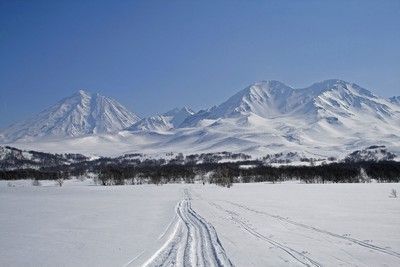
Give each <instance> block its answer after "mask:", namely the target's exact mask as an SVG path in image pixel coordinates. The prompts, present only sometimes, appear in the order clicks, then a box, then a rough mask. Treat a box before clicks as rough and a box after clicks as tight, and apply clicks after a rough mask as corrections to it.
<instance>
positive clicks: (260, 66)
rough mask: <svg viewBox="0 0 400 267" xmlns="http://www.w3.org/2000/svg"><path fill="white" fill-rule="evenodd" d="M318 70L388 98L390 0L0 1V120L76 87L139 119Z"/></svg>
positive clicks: (394, 18) (399, 74)
mask: <svg viewBox="0 0 400 267" xmlns="http://www.w3.org/2000/svg"><path fill="white" fill-rule="evenodd" d="M329 78H339V79H344V80H347V81H351V82H356V83H358V84H359V85H361V86H363V87H365V88H367V89H370V90H372V91H373V92H374V93H376V94H378V95H382V96H385V97H389V96H392V95H400V1H391V0H385V1H366V0H363V1H349V0H348V1H337V0H336V1H294V0H293V1H245V0H243V1H235V0H232V1H218V0H213V1H183V0H182V1H152V0H150V1H111V0H110V1H102V0H96V1H85V0H82V1H78V0H73V1H62V0H58V1H40V0H37V1H22V0H21V1H0V127H5V126H7V125H8V124H9V123H12V122H15V121H18V120H21V119H24V118H27V117H29V116H30V115H32V114H34V113H36V112H39V111H41V110H43V109H44V108H46V107H48V106H50V105H52V104H53V103H55V102H56V101H58V100H59V99H61V98H63V97H66V96H69V95H71V94H72V93H74V92H75V91H77V90H78V89H81V88H85V89H88V90H89V91H92V92H100V93H102V94H105V95H107V96H111V97H113V98H115V99H117V100H118V101H120V102H121V103H122V104H124V105H125V106H126V107H128V108H129V109H130V110H132V111H134V112H136V113H137V114H139V115H140V116H147V115H150V114H154V113H157V112H164V111H166V110H168V109H171V108H173V107H175V106H183V105H188V106H191V107H193V108H194V109H197V110H198V109H200V108H206V107H208V106H212V105H214V104H218V103H220V102H221V101H223V100H225V99H226V98H228V97H229V96H231V95H232V94H234V93H235V92H237V91H239V90H240V89H242V88H244V87H245V86H247V85H248V84H250V83H252V82H254V81H257V80H270V79H273V80H280V81H282V82H284V83H286V84H288V85H291V86H294V87H305V86H308V85H310V84H311V83H313V82H316V81H321V80H324V79H329Z"/></svg>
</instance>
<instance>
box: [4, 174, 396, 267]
mask: <svg viewBox="0 0 400 267" xmlns="http://www.w3.org/2000/svg"><path fill="white" fill-rule="evenodd" d="M12 183H13V184H12V185H14V187H13V186H10V184H8V185H7V183H6V182H0V212H1V214H2V216H1V217H0V224H1V228H0V236H1V238H0V265H1V266H171V265H175V266H399V265H400V231H399V225H400V200H399V199H398V198H390V197H389V193H390V190H391V189H392V188H394V189H397V191H399V190H400V188H399V185H398V184H314V185H310V184H307V185H306V184H300V183H297V182H290V183H282V184H266V183H260V184H235V185H234V186H233V187H232V188H229V189H228V188H222V187H217V186H213V185H205V186H203V185H183V184H175V185H163V186H154V185H141V186H117V187H114V186H111V187H101V186H93V185H91V184H90V183H82V182H77V181H75V182H74V181H68V182H67V183H66V184H65V186H63V187H61V188H60V187H56V186H54V185H53V184H52V182H43V184H42V186H41V187H32V186H31V185H29V184H28V183H27V182H25V181H14V182H12Z"/></svg>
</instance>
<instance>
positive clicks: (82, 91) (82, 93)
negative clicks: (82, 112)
mask: <svg viewBox="0 0 400 267" xmlns="http://www.w3.org/2000/svg"><path fill="white" fill-rule="evenodd" d="M75 95H79V96H82V97H89V96H91V95H92V93H90V92H89V91H88V90H86V89H79V90H78V91H77V92H76V93H75Z"/></svg>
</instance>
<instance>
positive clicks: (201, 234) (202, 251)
mask: <svg viewBox="0 0 400 267" xmlns="http://www.w3.org/2000/svg"><path fill="white" fill-rule="evenodd" d="M175 217H176V221H175V227H174V229H173V231H172V233H171V235H170V237H169V238H168V240H167V241H166V242H165V243H164V245H163V246H162V247H161V248H160V249H159V250H158V251H157V252H156V253H155V254H154V255H153V256H152V257H151V258H150V259H149V260H148V261H147V262H146V263H145V264H144V266H232V263H231V261H230V260H229V259H228V257H227V256H226V253H225V250H224V248H223V247H222V245H221V242H220V241H219V239H218V236H217V233H216V231H215V229H214V227H213V226H212V225H210V224H209V223H207V222H206V221H205V220H204V219H203V218H202V217H201V216H200V215H199V214H197V213H196V212H195V211H194V210H193V209H192V207H191V197H190V193H189V191H188V190H187V189H185V190H184V198H183V199H182V200H181V201H180V202H179V203H178V205H177V207H176V216H175Z"/></svg>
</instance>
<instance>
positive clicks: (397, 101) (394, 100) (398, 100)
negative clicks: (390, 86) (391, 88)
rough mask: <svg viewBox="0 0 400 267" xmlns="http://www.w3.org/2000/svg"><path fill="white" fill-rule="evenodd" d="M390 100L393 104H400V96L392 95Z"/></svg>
mask: <svg viewBox="0 0 400 267" xmlns="http://www.w3.org/2000/svg"><path fill="white" fill-rule="evenodd" d="M389 101H390V102H391V103H393V104H397V105H400V96H392V97H391V98H389Z"/></svg>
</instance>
